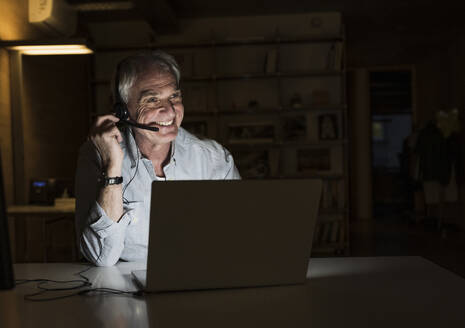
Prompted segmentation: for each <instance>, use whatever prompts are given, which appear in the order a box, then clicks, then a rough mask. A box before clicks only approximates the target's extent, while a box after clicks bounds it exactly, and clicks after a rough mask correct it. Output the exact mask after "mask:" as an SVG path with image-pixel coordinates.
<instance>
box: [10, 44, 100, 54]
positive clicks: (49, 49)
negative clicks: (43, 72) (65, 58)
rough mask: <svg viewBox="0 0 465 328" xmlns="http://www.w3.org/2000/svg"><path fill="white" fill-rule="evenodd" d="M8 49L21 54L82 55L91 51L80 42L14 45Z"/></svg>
mask: <svg viewBox="0 0 465 328" xmlns="http://www.w3.org/2000/svg"><path fill="white" fill-rule="evenodd" d="M9 49H10V50H16V51H20V52H21V53H22V54H23V55H84V54H91V53H92V52H93V51H92V50H91V49H89V48H87V47H86V46H85V45H82V44H64V45H41V46H14V47H10V48H9Z"/></svg>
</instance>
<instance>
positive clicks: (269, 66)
mask: <svg viewBox="0 0 465 328" xmlns="http://www.w3.org/2000/svg"><path fill="white" fill-rule="evenodd" d="M277 67H278V50H277V49H271V50H269V51H268V52H267V54H266V59H265V74H274V73H276V71H277Z"/></svg>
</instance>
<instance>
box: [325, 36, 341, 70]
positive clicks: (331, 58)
mask: <svg viewBox="0 0 465 328" xmlns="http://www.w3.org/2000/svg"><path fill="white" fill-rule="evenodd" d="M343 49H344V47H343V44H342V43H341V42H335V43H332V44H331V47H330V48H329V51H328V55H327V59H326V69H328V70H336V71H339V70H341V69H342V61H343V53H342V52H343Z"/></svg>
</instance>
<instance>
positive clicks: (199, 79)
mask: <svg viewBox="0 0 465 328" xmlns="http://www.w3.org/2000/svg"><path fill="white" fill-rule="evenodd" d="M342 74H344V71H342V70H326V69H322V70H311V71H303V72H278V73H269V74H265V73H250V74H237V75H236V74H235V75H209V76H185V77H181V82H211V81H234V80H253V79H277V78H305V77H307V78H312V77H321V76H341V75H342ZM91 83H92V84H93V85H105V84H110V80H101V79H99V80H93V81H92V82H91Z"/></svg>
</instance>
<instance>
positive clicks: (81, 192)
mask: <svg viewBox="0 0 465 328" xmlns="http://www.w3.org/2000/svg"><path fill="white" fill-rule="evenodd" d="M179 80H180V72H179V68H178V65H177V63H176V61H175V60H174V58H173V57H172V56H170V55H168V54H166V53H164V52H162V51H154V52H150V53H142V54H139V55H135V56H131V57H128V58H126V59H124V60H123V61H122V62H121V63H120V64H119V65H118V68H117V72H116V74H115V88H114V89H115V91H114V93H115V100H116V102H122V103H123V105H125V106H126V107H127V111H128V114H129V118H128V120H130V121H132V122H136V123H138V124H142V125H143V126H145V127H151V128H153V127H155V128H158V131H157V132H154V131H150V130H147V129H141V128H135V127H130V126H126V127H125V129H123V130H119V129H118V128H117V127H116V123H118V122H119V121H120V118H118V117H116V116H114V115H103V116H100V117H98V118H97V120H96V122H95V123H94V125H93V127H92V129H91V132H90V135H89V141H87V142H86V143H85V144H84V145H83V146H82V147H81V150H80V154H79V160H78V167H77V172H76V198H77V199H76V228H77V232H78V238H79V244H80V249H81V252H82V254H83V255H84V256H85V257H86V258H87V259H88V260H89V261H91V262H93V263H94V264H96V265H98V266H111V265H114V264H115V263H116V262H117V261H118V260H119V259H121V260H125V261H137V260H139V261H140V260H144V259H146V257H147V245H148V231H149V229H148V226H149V215H150V201H151V184H152V181H158V180H161V181H164V180H196V179H205V180H208V179H240V175H239V172H238V171H237V168H236V167H235V165H234V161H233V158H232V156H231V154H230V153H229V152H228V151H227V150H226V149H225V148H223V147H222V146H221V145H219V144H218V143H216V142H215V141H212V140H200V139H198V138H196V137H195V136H193V135H192V134H190V133H189V132H187V131H186V130H184V129H183V128H181V122H182V119H183V116H184V107H183V104H182V95H181V91H180V90H179ZM121 177H122V179H121ZM121 180H122V181H121ZM179 205H180V206H182V199H179ZM155 206H164V204H155ZM173 210H175V209H173Z"/></svg>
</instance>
